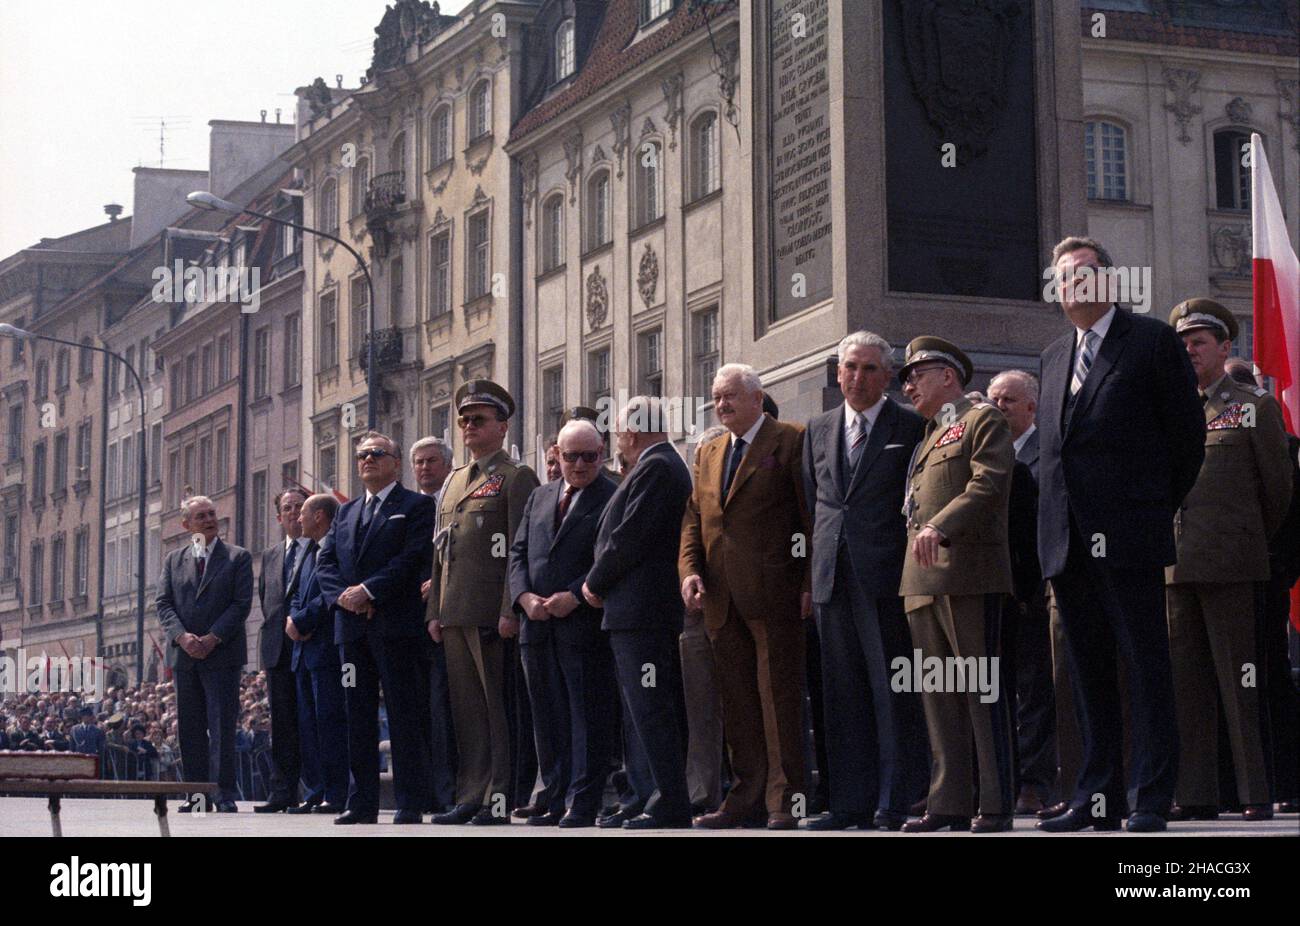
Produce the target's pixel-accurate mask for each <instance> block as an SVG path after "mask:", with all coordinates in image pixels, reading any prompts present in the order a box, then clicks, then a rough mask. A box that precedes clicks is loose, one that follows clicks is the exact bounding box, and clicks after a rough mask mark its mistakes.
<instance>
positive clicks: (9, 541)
mask: <svg viewBox="0 0 1300 926" xmlns="http://www.w3.org/2000/svg"><path fill="white" fill-rule="evenodd" d="M19 543H20V541H19V539H18V515H16V514H7V515H5V549H4V560H3V561H2V562H0V581H3V582H12V581H13V580H14V579H15V577H17V575H18V544H19Z"/></svg>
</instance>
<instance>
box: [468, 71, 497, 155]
mask: <svg viewBox="0 0 1300 926" xmlns="http://www.w3.org/2000/svg"><path fill="white" fill-rule="evenodd" d="M491 131H492V82H491V81H490V80H482V81H479V82H478V84H476V85H475V87H474V89H473V90H471V91H470V95H469V140H470V141H477V140H478V139H480V138H482V137H483V136H484V135H487V134H488V133H489V132H491Z"/></svg>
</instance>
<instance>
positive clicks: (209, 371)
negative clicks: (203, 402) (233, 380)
mask: <svg viewBox="0 0 1300 926" xmlns="http://www.w3.org/2000/svg"><path fill="white" fill-rule="evenodd" d="M200 368H201V369H202V382H203V392H202V394H203V395H207V394H208V393H209V392H211V391H212V389H213V387H214V386H215V385H216V383H214V382H213V380H212V378H213V377H214V376H216V375H217V371H216V368H215V367H214V366H213V358H212V345H211V344H204V345H203V360H202V362H201V363H200Z"/></svg>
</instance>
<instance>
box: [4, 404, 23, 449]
mask: <svg viewBox="0 0 1300 926" xmlns="http://www.w3.org/2000/svg"><path fill="white" fill-rule="evenodd" d="M22 458H23V407H22V406H21V405H10V406H9V427H8V429H7V430H6V431H5V462H7V463H13V462H14V461H16V460H21V459H22Z"/></svg>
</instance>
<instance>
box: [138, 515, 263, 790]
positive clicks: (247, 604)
mask: <svg viewBox="0 0 1300 926" xmlns="http://www.w3.org/2000/svg"><path fill="white" fill-rule="evenodd" d="M181 507H182V509H183V511H184V515H183V516H182V518H181V525H182V526H183V527H184V528H185V530H186V531H188V532H189V533H190V542H189V543H187V544H186V545H185V546H184V547H182V548H181V549H179V550H176V551H174V552H172V553H170V554H169V555H168V556H167V559H166V560H164V562H163V571H162V577H161V578H160V579H159V581H158V599H157V602H156V604H157V608H158V622H159V623H160V624H161V625H162V629H163V632H164V633H165V634H166V636H167V648H166V662H167V666H168V668H170V669H172V670H173V672H174V676H175V683H176V714H177V734H178V739H179V740H180V747H181V762H182V764H183V767H184V769H185V780H186V781H212V780H215V781H216V783H217V794H216V795H215V799H214V800H215V804H216V809H217V811H218V812H220V813H235V812H236V811H237V810H238V809H239V808H238V807H236V806H235V798H236V796H237V793H238V792H237V790H236V785H235V778H236V773H237V771H238V768H237V765H236V755H235V728H236V727H237V725H238V722H239V676H240V671H241V670H242V669H243V667H244V656H245V652H244V648H245V643H244V620H245V619H246V618H247V617H248V612H249V611H250V610H251V609H252V607H253V557H252V556H251V555H250V554H249V552H248V551H247V550H245V549H243V548H242V547H236V546H233V545H228V544H226V543H225V542H224V541H222V540H221V539H220V538H218V537H217V530H218V523H217V510H216V508H215V507H214V506H213V504H212V500H211V499H210V498H208V497H207V496H205V495H193V496H190V497H189V498H187V499H186V500H185V501H184V503H182V506H181ZM196 806H199V807H200V810H202V809H203V808H202V806H201V799H195V798H192V799H190V800H188V801H186V802H185V803H183V804H182V805H181V808H180V811H181V813H189V812H191V811H192V810H193V809H194V808H195V807H196Z"/></svg>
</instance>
